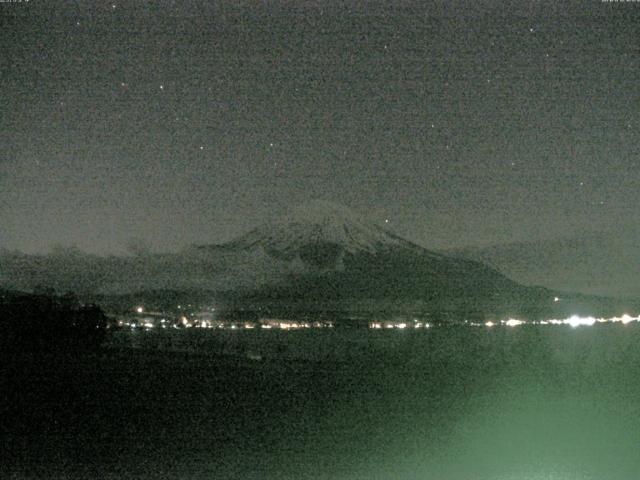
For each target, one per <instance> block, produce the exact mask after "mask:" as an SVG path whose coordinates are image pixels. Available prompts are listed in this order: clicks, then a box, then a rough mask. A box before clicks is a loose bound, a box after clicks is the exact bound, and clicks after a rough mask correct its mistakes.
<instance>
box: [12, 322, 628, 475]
mask: <svg viewBox="0 0 640 480" xmlns="http://www.w3.org/2000/svg"><path fill="white" fill-rule="evenodd" d="M186 333H187V332H175V333H173V332H172V333H171V335H184V334H186ZM228 333H233V334H237V335H238V336H240V335H253V336H254V338H249V337H247V338H246V339H244V340H243V339H242V337H238V338H236V340H235V341H236V342H239V343H236V348H235V349H232V350H233V351H234V352H235V353H236V355H224V354H220V353H219V352H216V353H215V354H211V352H210V349H208V347H207V345H208V344H207V342H206V341H200V340H201V339H200V340H199V339H198V338H197V336H196V335H203V337H202V338H203V339H205V340H206V336H207V335H216V334H217V332H211V331H202V332H198V333H197V334H196V333H195V332H193V333H189V335H194V336H193V337H192V338H191V339H188V340H189V341H190V342H192V343H193V344H194V345H196V348H194V349H193V351H192V352H191V353H180V352H167V351H151V350H142V349H131V348H128V347H126V348H122V347H123V342H122V339H119V340H118V341H114V339H113V338H110V339H108V341H107V346H106V347H104V348H102V349H100V350H98V351H95V352H84V353H75V354H73V355H71V356H69V355H64V354H61V353H53V352H50V353H47V354H39V355H33V354H25V353H16V354H13V355H11V356H7V357H6V358H4V359H3V363H2V376H1V382H2V384H1V385H0V388H1V391H2V403H1V411H0V418H1V419H2V420H1V421H2V426H1V430H0V434H1V436H2V441H1V444H2V458H1V459H0V477H2V478H17V479H22V478H65V479H66V478H72V479H73V478H172V479H173V478H196V479H198V478H256V479H258V478H260V479H265V478H267V479H276V478H277V479H282V478H288V479H298V478H308V479H329V478H331V479H365V478H379V479H422V478H427V479H429V478H435V479H444V480H448V479H452V480H453V479H500V478H510V479H520V478H522V479H525V478H526V479H556V478H558V479H563V480H572V479H597V478H609V479H632V478H635V475H636V474H637V471H638V469H639V468H640V460H639V457H638V455H637V445H638V443H639V441H640V417H639V416H638V413H639V412H640V395H639V394H640V381H638V378H640V376H639V375H638V374H640V348H639V347H638V345H639V343H638V341H639V340H640V327H639V326H637V325H624V326H623V325H603V326H598V325H596V326H594V327H587V328H578V329H572V328H570V327H564V326H562V327H530V326H522V327H517V328H507V327H500V328H494V329H484V328H478V329H472V328H464V327H450V328H447V327H442V328H439V329H432V330H431V331H429V332H409V331H405V332H398V331H393V332H370V331H353V332H344V333H340V332H338V333H337V334H336V332H318V331H316V332H279V333H277V335H280V337H278V338H276V337H274V336H269V335H272V333H274V334H275V332H269V335H266V332H228ZM258 335H262V337H260V340H261V341H264V342H279V343H282V342H290V343H291V344H296V343H303V344H304V343H305V342H316V343H325V344H326V343H327V342H335V343H336V344H340V345H343V346H342V347H340V348H337V347H336V348H337V349H334V351H340V352H343V354H342V355H340V356H339V357H340V358H339V359H336V358H332V357H331V356H328V357H325V358H322V359H317V360H303V359H300V358H296V356H295V355H292V354H290V352H294V351H295V349H291V350H287V349H286V348H279V349H276V350H274V351H276V352H278V355H272V356H265V357H263V359H262V360H260V361H257V360H250V359H248V358H246V355H244V354H243V352H244V349H243V348H242V347H240V348H237V345H245V344H246V345H248V344H251V343H252V342H255V340H256V339H255V336H258ZM230 338H231V337H229V338H226V339H222V340H223V341H224V342H225V343H228V342H231V341H232V340H230ZM245 340H246V341H245ZM154 341H155V340H154V339H153V338H151V339H150V342H148V343H147V345H151V344H154V345H157V342H156V343H154ZM125 343H126V342H125ZM142 345H145V343H144V342H142ZM345 345H346V346H345ZM367 345H369V348H367ZM116 347H117V348H116ZM223 351H224V349H223ZM345 352H346V353H345Z"/></svg>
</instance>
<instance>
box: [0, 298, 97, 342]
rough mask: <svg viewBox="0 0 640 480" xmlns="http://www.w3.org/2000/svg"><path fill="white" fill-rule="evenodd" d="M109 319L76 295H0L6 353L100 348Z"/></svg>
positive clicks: (0, 323) (0, 339) (0, 333)
mask: <svg viewBox="0 0 640 480" xmlns="http://www.w3.org/2000/svg"><path fill="white" fill-rule="evenodd" d="M106 329H107V318H106V316H105V315H104V313H103V312H102V310H101V309H100V308H99V307H98V306H96V305H85V304H82V303H80V301H79V300H78V299H77V297H76V296H75V295H73V294H66V295H63V296H56V295H55V294H53V292H51V291H42V292H38V293H34V294H26V293H21V292H8V291H0V344H1V347H2V348H3V350H4V351H15V350H21V351H30V352H46V351H57V352H64V351H77V350H79V349H82V350H84V349H93V348H97V347H98V346H99V345H100V344H101V343H102V341H103V340H104V337H105V334H106Z"/></svg>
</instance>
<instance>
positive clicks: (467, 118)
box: [0, 0, 640, 254]
mask: <svg viewBox="0 0 640 480" xmlns="http://www.w3.org/2000/svg"><path fill="white" fill-rule="evenodd" d="M388 3H393V6H390V5H388V4H385V3H382V2H379V3H378V2H362V1H360V2H348V1H347V2H324V1H319V2H285V1H282V2H270V1H264V2H257V1H256V2H248V1H247V2H206V1H195V0H194V1H184V2H172V1H154V2H142V1H135V2H134V1H130V2H122V1H118V0H115V1H114V2H64V1H55V2H54V1H48V2H45V1H40V0H31V1H28V2H27V1H22V2H18V3H6V2H4V3H0V38H1V45H2V51H1V53H0V69H1V70H0V72H1V77H0V78H1V79H2V82H1V84H0V85H1V90H0V99H1V102H0V111H1V115H0V145H1V146H2V149H1V151H0V221H1V223H0V247H5V248H10V249H19V250H22V251H25V252H46V251H49V250H50V249H51V247H52V246H54V245H76V246H78V247H79V248H81V249H83V250H86V251H88V252H95V253H100V254H106V253H121V252H124V251H125V250H126V245H127V244H128V243H130V241H131V239H133V238H135V239H140V241H143V242H148V244H149V245H151V247H152V248H153V249H154V250H158V251H172V250H178V249H180V248H182V247H184V246H186V245H188V244H191V243H217V242H222V241H225V240H229V239H231V238H233V237H234V236H236V235H238V234H241V233H244V232H245V231H247V230H248V229H250V228H252V227H253V226H255V225H256V224H257V223H259V222H261V221H262V220H263V219H264V218H265V217H269V216H271V215H274V214H278V213H280V212H282V211H283V210H284V209H286V208H287V207H288V206H290V205H295V204H298V203H302V202H304V201H306V200H309V199H313V198H320V199H326V200H331V201H334V202H338V203H341V204H345V205H347V206H350V207H352V208H354V209H355V210H357V211H359V212H361V213H363V214H364V215H365V216H367V217H368V218H371V219H374V220H375V221H377V222H379V223H384V220H385V219H389V223H388V226H389V227H390V228H392V229H393V230H395V231H396V232H397V233H399V234H402V235H404V236H407V237H408V238H410V239H412V240H414V241H417V242H419V243H420V244H422V245H424V246H427V247H431V248H445V247H449V246H462V245H474V244H477V245H484V244H490V243H505V242H510V241H516V240H536V239H542V238H551V237H556V236H566V235H577V234H580V233H581V232H585V231H594V230H596V231H597V230H611V229H616V228H622V227H624V226H625V225H629V224H634V223H635V224H637V223H638V221H639V220H640V207H639V205H640V202H638V201H637V197H638V193H637V192H638V187H639V180H640V168H638V167H639V165H640V152H639V140H640V111H639V106H640V88H639V85H640V84H639V81H640V21H639V19H640V3H631V2H630V3H607V2H601V1H597V0H593V1H587V2H571V1H569V2H495V1H487V2H482V1H480V2H478V1H468V2H465V1H458V2H456V1H451V2H449V1H446V2H398V1H396V2H388ZM211 4H214V5H211Z"/></svg>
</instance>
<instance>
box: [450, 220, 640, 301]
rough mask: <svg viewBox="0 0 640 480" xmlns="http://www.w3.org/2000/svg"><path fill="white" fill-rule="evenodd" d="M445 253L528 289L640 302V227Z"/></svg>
mask: <svg viewBox="0 0 640 480" xmlns="http://www.w3.org/2000/svg"><path fill="white" fill-rule="evenodd" d="M443 253H445V254H448V255H456V256H461V257H464V258H470V259H473V260H477V261H481V262H484V263H486V264H487V265H490V266H492V267H494V268H496V269H498V270H500V271H501V272H502V273H504V274H505V275H507V276H509V277H510V278H512V279H514V280H516V281H518V282H520V283H523V284H525V285H544V286H545V287H548V288H555V289H559V290H565V291H573V292H582V293H585V294H594V295H607V296H617V297H633V298H640V228H638V227H633V226H627V227H626V228H623V229H617V230H612V231H601V232H590V233H586V234H584V235H582V236H572V237H568V238H558V239H551V240H546V241H536V242H518V243H508V244H502V245H493V246H488V247H481V248H480V247H478V248H474V247H470V248H464V249H456V250H448V251H444V252H443Z"/></svg>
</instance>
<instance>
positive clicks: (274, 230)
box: [198, 201, 554, 314]
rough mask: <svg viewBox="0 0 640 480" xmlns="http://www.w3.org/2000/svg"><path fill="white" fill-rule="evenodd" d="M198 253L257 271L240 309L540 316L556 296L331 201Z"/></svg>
mask: <svg viewBox="0 0 640 480" xmlns="http://www.w3.org/2000/svg"><path fill="white" fill-rule="evenodd" d="M198 250H199V251H200V252H208V253H209V254H218V255H223V254H224V255H226V256H227V258H230V257H235V258H243V259H244V260H243V262H235V265H236V266H237V265H238V264H240V263H243V265H244V267H243V268H245V269H247V268H248V269H251V270H252V271H253V275H254V280H256V283H254V285H252V286H248V285H245V287H244V288H242V289H240V290H235V291H233V293H231V294H230V295H229V296H228V297H229V298H232V299H233V301H232V303H233V304H234V308H242V309H245V308H246V309H251V308H266V309H268V310H271V311H276V312H279V311H280V310H281V309H283V308H284V309H285V310H287V311H289V310H296V311H307V310H318V309H333V310H340V311H344V310H358V311H363V310H367V311H374V310H375V311H380V310H405V311H407V310H410V311H416V310H438V311H443V310H447V311H455V312H465V313H481V312H482V313H484V312H489V311H490V312H496V313H505V314H506V313H511V312H513V313H514V314H515V313H520V314H523V313H528V314H535V313H536V312H538V311H539V310H541V309H542V310H546V309H547V307H549V306H550V302H553V298H554V294H553V293H551V291H549V290H546V289H544V288H540V287H525V286H523V285H520V284H518V283H516V282H514V281H512V280H510V279H509V278H507V277H505V276H504V275H502V274H501V273H500V272H498V271H497V270H495V269H493V268H491V267H488V266H486V265H484V264H483V263H480V262H477V261H473V260H468V259H463V258H456V257H452V256H447V255H444V254H441V253H437V252H434V251H431V250H428V249H426V248H424V247H422V246H419V245H417V244H415V243H412V242H410V241H408V240H405V239H403V238H401V237H399V236H398V235H396V234H394V233H392V232H391V231H389V230H387V229H385V228H383V227H381V226H379V225H376V224H375V223H372V222H368V221H366V220H363V218H362V217H361V216H360V215H358V214H356V213H355V212H354V211H352V210H350V209H349V208H347V207H344V206H341V205H337V204H334V203H331V202H326V201H312V202H309V203H306V204H303V205H301V206H299V207H296V208H292V209H291V210H290V211H289V212H287V213H286V214H285V215H283V216H282V217H280V218H277V219H275V220H273V221H270V222H267V223H265V224H263V225H261V226H259V227H257V228H255V229H254V230H252V231H250V232H248V233H246V234H245V235H242V236H241V237H239V238H236V239H235V240H233V241H231V242H228V243H226V244H222V245H210V246H200V247H198ZM249 259H253V261H251V260H249ZM265 267H266V268H265Z"/></svg>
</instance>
